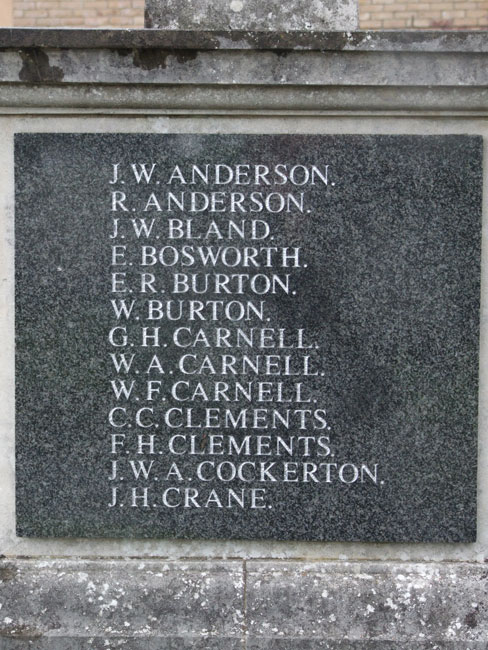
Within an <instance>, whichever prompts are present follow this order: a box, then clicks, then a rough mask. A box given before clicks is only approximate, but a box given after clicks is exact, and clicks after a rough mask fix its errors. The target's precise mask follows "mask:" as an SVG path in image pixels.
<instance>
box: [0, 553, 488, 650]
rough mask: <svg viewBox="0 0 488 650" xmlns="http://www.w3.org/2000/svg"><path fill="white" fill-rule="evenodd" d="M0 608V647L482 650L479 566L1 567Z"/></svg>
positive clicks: (10, 563) (224, 563)
mask: <svg viewBox="0 0 488 650" xmlns="http://www.w3.org/2000/svg"><path fill="white" fill-rule="evenodd" d="M0 603H1V605H2V607H1V617H0V648H2V650H3V649H5V650H10V649H17V648H25V647H29V648H34V649H36V650H44V649H49V650H67V649H68V648H69V649H70V650H71V649H80V648H107V647H110V648H111V649H112V648H118V647H126V648H130V649H131V650H139V649H141V650H142V648H144V650H146V649H148V650H153V649H154V650H156V649H158V650H159V649H160V648H161V647H164V649H165V650H173V649H174V650H176V649H178V650H182V649H183V650H186V648H197V649H199V648H202V650H203V649H204V648H205V649H206V650H218V649H220V648H222V650H223V649H224V648H225V649H226V650H227V649H230V650H234V648H239V647H241V648H244V647H245V648H247V650H264V648H266V649H267V650H290V649H291V648H293V649H294V650H295V649H297V650H317V649H319V650H322V649H323V650H346V649H347V650H349V649H354V650H356V649H358V650H359V649H361V650H396V649H398V650H399V649H400V648H408V650H427V649H430V650H434V649H435V648H437V649H439V650H440V649H442V650H468V649H469V650H481V648H483V649H485V648H486V639H487V638H488V617H487V610H488V566H486V565H483V564H475V563H401V562H325V561H324V562H319V561H317V562H298V561H294V562H290V561H277V560H263V561H248V562H245V561H240V560H219V561H215V562H205V561H199V560H188V561H186V560H180V561H165V560H144V561H143V560H133V559H132V560H45V561H41V560H28V559H18V560H15V559H10V560H3V561H2V562H1V563H0ZM162 643H164V645H163V646H162V645H161V644H162Z"/></svg>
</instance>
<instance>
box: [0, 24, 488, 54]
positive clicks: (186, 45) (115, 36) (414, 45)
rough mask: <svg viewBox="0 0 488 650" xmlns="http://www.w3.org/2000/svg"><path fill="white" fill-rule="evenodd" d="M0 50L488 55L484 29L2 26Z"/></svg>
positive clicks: (487, 43)
mask: <svg viewBox="0 0 488 650" xmlns="http://www.w3.org/2000/svg"><path fill="white" fill-rule="evenodd" d="M0 48H2V49H5V48H14V49H17V48H60V49H117V50H118V49H122V50H124V49H128V50H132V49H161V50H197V51H198V50H199V51H208V50H277V51H279V52H280V53H281V52H286V51H293V50H297V51H321V52H322V51H333V52H340V51H348V52H488V32H486V31H485V32H483V31H449V32H445V31H413V30H412V31H403V32H401V31H396V32H387V31H385V32H375V31H354V32H344V31H343V32H340V31H339V32H337V31H330V32H313V31H307V32H301V31H292V32H290V31H287V32H258V31H249V30H245V31H244V30H233V31H232V32H230V31H200V30H199V31H188V30H187V31H183V30H156V29H43V28H40V29H34V28H33V29H26V28H21V27H18V28H0Z"/></svg>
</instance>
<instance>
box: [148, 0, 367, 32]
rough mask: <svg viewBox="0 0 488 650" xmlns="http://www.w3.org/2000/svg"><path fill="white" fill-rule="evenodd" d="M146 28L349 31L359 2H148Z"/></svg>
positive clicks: (324, 0)
mask: <svg viewBox="0 0 488 650" xmlns="http://www.w3.org/2000/svg"><path fill="white" fill-rule="evenodd" d="M145 23H146V27H149V28H156V29H182V30H218V29H232V30H234V29H237V30H247V29H249V30H256V31H280V32H286V31H312V30H315V31H329V30H330V31H334V30H337V31H347V30H355V29H357V28H358V3H357V0H342V1H341V2H339V1H338V0H314V1H313V2H312V1H311V0H290V1H286V2H283V1H282V0H266V1H263V0H189V1H188V0H146V13H145Z"/></svg>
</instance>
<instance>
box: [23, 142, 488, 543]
mask: <svg viewBox="0 0 488 650" xmlns="http://www.w3.org/2000/svg"><path fill="white" fill-rule="evenodd" d="M15 182H16V205H15V207H16V223H15V243H16V411H17V425H16V426H17V429H16V436H17V443H16V444H17V465H16V477H17V526H18V534H19V535H22V536H76V537H79V536H97V537H141V538H142V537H176V538H178V537H179V538H242V539H293V540H345V541H353V540H358V541H361V540H362V541H378V542H386V541H431V542H434V541H437V542H442V541H444V542H461V541H472V540H474V539H475V536H476V456H477V443H476V429H477V377H478V334H479V283H480V268H479V266H480V223H481V195H482V140H481V138H480V137H475V136H466V135H449V136H409V135H405V136H383V135H381V136H379V135H374V136H365V135H333V136H316V135H313V136H312V135H310V136H308V135H273V136H271V135H269V136H268V135H258V136H256V135H154V134H151V135H149V134H148V135H145V134H144V135H129V134H90V135H82V134H18V135H17V136H16V143H15Z"/></svg>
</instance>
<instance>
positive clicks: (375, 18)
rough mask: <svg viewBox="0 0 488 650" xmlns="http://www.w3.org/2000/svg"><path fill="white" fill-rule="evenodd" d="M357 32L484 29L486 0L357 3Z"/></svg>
mask: <svg viewBox="0 0 488 650" xmlns="http://www.w3.org/2000/svg"><path fill="white" fill-rule="evenodd" d="M359 18H360V25H361V29H488V0H446V1H445V2H444V1H442V2H441V1H440V0H432V1H431V0H419V1H418V2H414V1H413V0H359Z"/></svg>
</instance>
